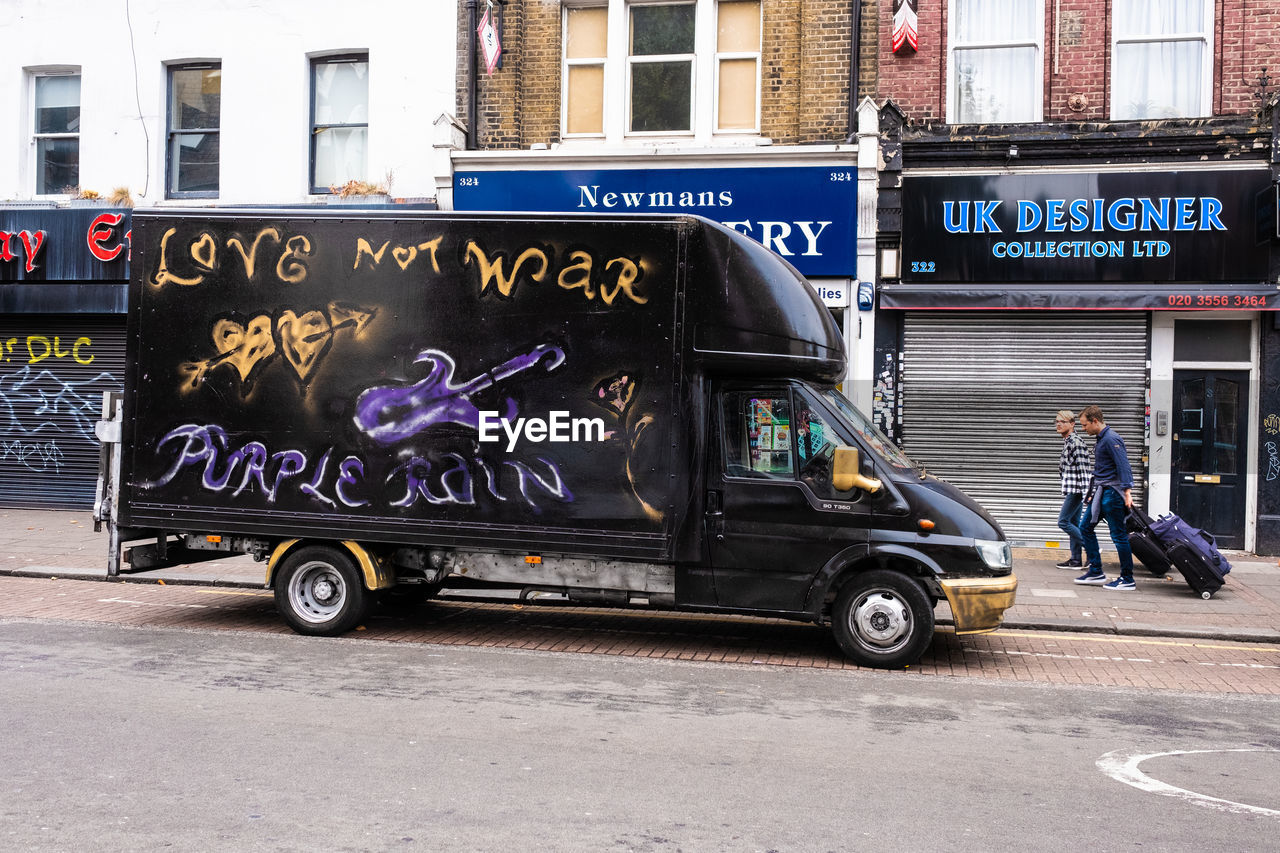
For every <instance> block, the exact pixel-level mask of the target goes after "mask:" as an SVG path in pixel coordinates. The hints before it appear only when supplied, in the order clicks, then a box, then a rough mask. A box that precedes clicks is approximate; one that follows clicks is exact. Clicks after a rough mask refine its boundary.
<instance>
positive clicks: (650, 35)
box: [627, 3, 697, 133]
mask: <svg viewBox="0 0 1280 853" xmlns="http://www.w3.org/2000/svg"><path fill="white" fill-rule="evenodd" d="M630 12H631V29H630V33H629V36H630V45H629V52H628V55H627V65H628V68H627V74H628V78H629V79H628V86H627V89H628V108H627V112H628V115H629V120H628V125H627V129H628V130H629V131H630V132H631V133H662V132H667V133H670V132H672V131H692V130H693V65H694V60H695V59H696V58H697V57H696V54H695V47H694V31H695V28H694V22H695V16H694V12H695V9H694V6H693V4H692V3H680V4H678V5H661V6H658V5H649V4H645V5H635V4H633V5H632V6H631V8H630Z"/></svg>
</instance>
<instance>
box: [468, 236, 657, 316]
mask: <svg viewBox="0 0 1280 853" xmlns="http://www.w3.org/2000/svg"><path fill="white" fill-rule="evenodd" d="M512 257H514V260H511V258H512ZM554 258H555V251H554V250H553V249H552V248H550V247H549V246H538V245H532V246H526V247H524V248H523V249H521V250H519V251H513V252H506V251H501V250H499V251H493V252H489V251H486V250H485V249H483V248H482V247H481V246H480V244H479V243H477V242H476V241H475V240H469V241H467V244H466V246H465V247H463V250H462V265H463V266H464V267H474V268H475V270H476V272H477V274H478V277H479V281H480V293H481V294H482V295H483V294H484V293H485V292H486V291H489V288H490V287H492V288H493V289H494V291H490V292H495V291H496V292H497V293H498V294H499V295H501V296H502V297H510V296H511V292H512V291H513V290H514V289H515V287H516V285H517V284H518V283H519V282H520V281H521V280H524V281H535V282H542V281H543V280H544V279H546V277H547V275H548V273H549V272H551V268H552V266H553V261H554ZM508 264H509V265H510V268H508ZM643 277H644V267H643V265H642V262H641V261H637V260H635V259H632V258H627V257H622V256H619V257H614V258H609V259H607V260H606V259H605V258H603V257H602V256H597V255H596V254H594V253H592V252H591V251H589V250H587V249H585V248H575V249H571V250H570V251H568V252H566V253H565V255H564V258H563V259H562V260H561V262H560V268H559V270H558V272H557V273H556V284H557V285H559V286H560V287H562V288H564V289H565V290H577V291H580V292H581V293H582V295H583V296H585V297H586V298H587V299H595V298H596V297H599V298H600V301H601V302H603V303H604V304H605V305H612V304H613V302H614V300H615V299H617V297H618V294H619V293H622V294H624V295H625V296H626V297H627V298H628V299H630V300H631V301H632V302H634V303H635V304H637V305H644V304H645V303H646V302H648V301H649V297H647V296H644V295H642V294H640V293H639V292H638V291H637V288H636V285H637V284H638V283H639V282H640V280H641V279H642V278H643Z"/></svg>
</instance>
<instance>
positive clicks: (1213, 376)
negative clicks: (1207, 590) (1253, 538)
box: [1170, 370, 1249, 548]
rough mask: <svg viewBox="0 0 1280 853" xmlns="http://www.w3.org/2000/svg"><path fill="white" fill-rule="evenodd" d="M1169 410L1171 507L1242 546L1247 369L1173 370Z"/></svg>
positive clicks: (1226, 543)
mask: <svg viewBox="0 0 1280 853" xmlns="http://www.w3.org/2000/svg"><path fill="white" fill-rule="evenodd" d="M1173 410H1174V416H1173V469H1172V472H1171V474H1172V481H1173V482H1172V489H1171V495H1170V498H1171V501H1172V508H1173V511H1174V512H1176V513H1177V514H1178V515H1180V516H1182V517H1183V519H1185V520H1186V521H1187V522H1189V523H1190V524H1192V525H1194V526H1195V527H1201V528H1204V529H1205V530H1207V531H1209V532H1210V533H1212V534H1213V535H1214V537H1215V538H1216V539H1217V540H1218V546H1219V547H1221V548H1243V547H1244V499H1245V484H1246V480H1247V478H1246V477H1245V465H1246V462H1247V452H1248V447H1247V442H1248V429H1247V424H1248V423H1249V374H1248V372H1247V371H1244V370H1220V371H1218V370H1175V371H1174V373H1173Z"/></svg>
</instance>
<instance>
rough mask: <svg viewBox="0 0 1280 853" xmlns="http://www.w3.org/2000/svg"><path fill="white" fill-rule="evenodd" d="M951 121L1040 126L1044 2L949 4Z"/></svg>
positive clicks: (960, 0) (969, 0)
mask: <svg viewBox="0 0 1280 853" xmlns="http://www.w3.org/2000/svg"><path fill="white" fill-rule="evenodd" d="M948 33H949V35H948V40H949V48H948V52H947V64H948V74H947V90H948V91H947V104H948V107H947V121H949V122H950V123H952V124H987V123H1014V122H1029V121H1040V119H1041V117H1042V115H1043V103H1042V100H1043V91H1044V74H1043V70H1042V66H1043V58H1042V57H1043V47H1044V2H1043V0H951V23H950V27H949V28H948Z"/></svg>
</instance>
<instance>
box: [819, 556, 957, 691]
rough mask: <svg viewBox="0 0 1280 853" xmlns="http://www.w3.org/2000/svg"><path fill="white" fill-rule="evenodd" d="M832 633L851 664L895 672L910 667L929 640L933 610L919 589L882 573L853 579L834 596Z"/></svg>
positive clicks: (896, 575)
mask: <svg viewBox="0 0 1280 853" xmlns="http://www.w3.org/2000/svg"><path fill="white" fill-rule="evenodd" d="M831 632H832V633H833V634H835V638H836V642H837V643H838V644H839V646H840V650H841V651H842V652H844V653H845V655H846V656H848V658H849V659H850V660H852V661H853V662H854V663H857V664H860V665H862V666H874V667H879V668H881V669H899V668H901V667H904V666H906V665H908V664H911V663H915V662H916V661H917V660H919V659H920V655H922V654H924V650H925V648H926V647H927V646H928V645H929V642H930V640H931V639H932V638H933V608H932V607H930V606H929V596H928V595H927V594H926V593H925V591H924V588H923V587H921V586H920V584H918V583H916V582H915V581H914V580H912V579H911V578H909V577H907V576H906V575H903V574H899V573H898V572H894V571H889V570H887V569H876V570H875V571H870V572H864V573H862V574H859V575H857V576H855V577H854V578H852V579H851V580H850V581H849V582H848V583H846V584H845V585H844V587H843V588H842V589H841V590H840V594H839V595H838V596H836V601H835V605H834V607H833V608H832V611H831Z"/></svg>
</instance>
